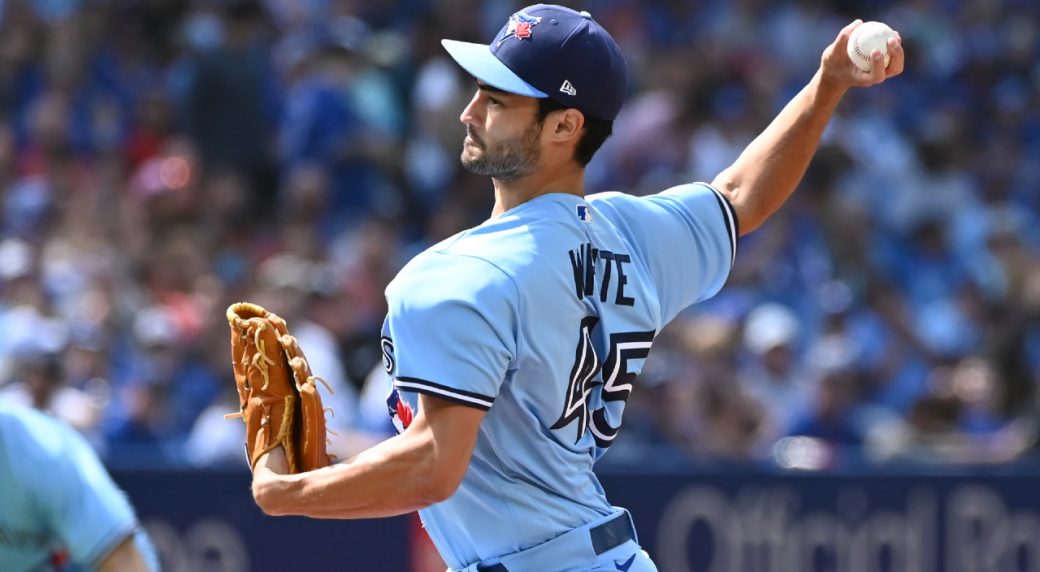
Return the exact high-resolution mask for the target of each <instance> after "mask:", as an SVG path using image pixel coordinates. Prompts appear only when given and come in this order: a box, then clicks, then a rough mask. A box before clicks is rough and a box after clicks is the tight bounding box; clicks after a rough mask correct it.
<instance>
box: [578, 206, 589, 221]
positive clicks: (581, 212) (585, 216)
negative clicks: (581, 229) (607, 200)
mask: <svg viewBox="0 0 1040 572" xmlns="http://www.w3.org/2000/svg"><path fill="white" fill-rule="evenodd" d="M577 208H578V220H580V221H582V222H592V211H590V210H589V206H588V205H578V207H577Z"/></svg>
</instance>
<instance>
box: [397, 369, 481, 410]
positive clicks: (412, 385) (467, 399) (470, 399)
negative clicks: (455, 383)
mask: <svg viewBox="0 0 1040 572" xmlns="http://www.w3.org/2000/svg"><path fill="white" fill-rule="evenodd" d="M394 385H395V386H396V387H398V388H400V389H404V390H406V391H414V392H415V393H422V394H424V395H432V396H434V397H440V398H441V399H447V400H448V401H453V402H455V403H459V404H462V405H468V406H470V407H476V408H477V409H481V410H483V411H487V410H488V409H491V405H492V404H493V403H495V398H494V397H488V396H486V395H481V394H479V393H474V392H472V391H465V390H462V389H456V388H454V387H448V386H446V385H441V384H439V383H434V382H432V381H427V380H425V379H419V378H417V377H398V378H397V379H395V380H394Z"/></svg>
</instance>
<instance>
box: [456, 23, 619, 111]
mask: <svg viewBox="0 0 1040 572" xmlns="http://www.w3.org/2000/svg"><path fill="white" fill-rule="evenodd" d="M441 44H442V45H443V46H444V48H445V49H446V50H448V54H450V55H451V57H452V58H454V59H455V61H456V62H458V64H459V65H460V66H462V68H463V69H464V70H466V71H467V72H468V73H469V74H470V75H472V76H473V77H475V78H477V79H479V80H481V81H483V82H485V83H487V84H489V85H491V86H494V87H497V88H498V89H501V90H504V91H508V92H509V93H515V94H518V95H526V96H528V97H538V98H545V97H548V98H552V99H554V100H556V101H558V102H560V103H562V104H564V105H566V106H567V107H573V108H575V109H577V110H579V111H581V112H582V113H585V114H586V115H590V116H592V117H597V118H600V119H606V120H609V121H613V120H614V118H616V117H617V114H618V111H620V110H621V103H622V102H623V101H624V99H625V89H626V87H627V81H628V70H627V66H626V65H625V57H624V56H623V55H621V48H619V47H618V45H617V42H615V41H614V38H612V37H611V36H610V34H609V33H607V31H606V30H604V29H603V27H602V26H600V25H599V24H597V23H596V21H595V20H593V19H592V16H591V15H590V14H589V13H588V12H576V11H574V10H571V9H570V8H566V7H564V6H556V5H553V4H537V5H534V6H528V7H527V8H524V9H522V10H520V11H518V12H516V13H515V14H513V15H512V16H510V17H509V21H508V22H506V25H505V26H503V27H502V30H501V31H499V32H498V35H497V36H495V39H494V40H493V41H492V42H491V44H490V45H484V44H473V43H470V42H459V41H455V40H441Z"/></svg>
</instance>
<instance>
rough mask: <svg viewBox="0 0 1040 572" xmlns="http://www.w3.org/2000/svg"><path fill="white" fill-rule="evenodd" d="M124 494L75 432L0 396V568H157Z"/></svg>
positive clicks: (15, 571)
mask: <svg viewBox="0 0 1040 572" xmlns="http://www.w3.org/2000/svg"><path fill="white" fill-rule="evenodd" d="M158 569H159V566H158V560H157V558H156V555H155V551H154V549H153V548H152V545H151V543H150V542H149V540H148V537H147V536H146V535H145V533H144V532H143V530H142V529H141V528H140V527H139V525H138V522H137V517H136V516H134V511H133V508H132V507H131V506H130V503H129V502H128V501H127V499H126V497H125V495H124V494H123V492H122V491H121V490H119V488H118V487H117V486H116V484H115V483H114V482H112V478H111V477H109V476H108V473H107V472H105V468H104V467H103V466H102V465H101V462H100V461H99V460H98V458H97V456H96V455H95V454H94V451H93V450H92V449H91V448H90V445H88V444H87V442H86V440H85V439H83V437H82V436H80V435H79V433H76V431H75V430H74V429H72V428H71V427H69V426H68V425H65V424H64V423H62V422H60V421H58V420H56V419H54V418H51V417H48V416H47V415H44V414H43V413H40V412H38V411H36V410H33V409H28V408H25V407H22V406H17V405H11V404H7V403H4V402H0V570H3V571H4V572H46V571H52V570H53V571H58V570H60V571H63V572H80V571H87V570H97V571H99V572H124V571H125V572H147V571H155V570H158Z"/></svg>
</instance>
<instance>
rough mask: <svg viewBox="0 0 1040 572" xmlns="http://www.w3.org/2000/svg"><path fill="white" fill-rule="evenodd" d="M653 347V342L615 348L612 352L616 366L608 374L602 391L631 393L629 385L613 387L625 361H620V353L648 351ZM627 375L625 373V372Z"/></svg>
mask: <svg viewBox="0 0 1040 572" xmlns="http://www.w3.org/2000/svg"><path fill="white" fill-rule="evenodd" d="M653 345H654V342H653V341H649V342H623V343H620V344H618V345H617V346H615V349H614V352H615V354H616V360H617V361H615V362H614V363H616V364H617V366H616V367H615V368H614V371H612V372H610V377H609V378H607V383H606V385H604V386H603V391H605V392H607V393H616V392H619V391H632V384H631V383H622V384H621V385H618V386H615V385H614V383H615V382H616V381H617V377H618V373H619V372H621V364H623V363H625V360H622V359H621V352H623V351H625V350H630V349H631V350H635V349H646V350H647V351H649V350H650V347H651V346H653ZM626 373H627V372H626Z"/></svg>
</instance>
